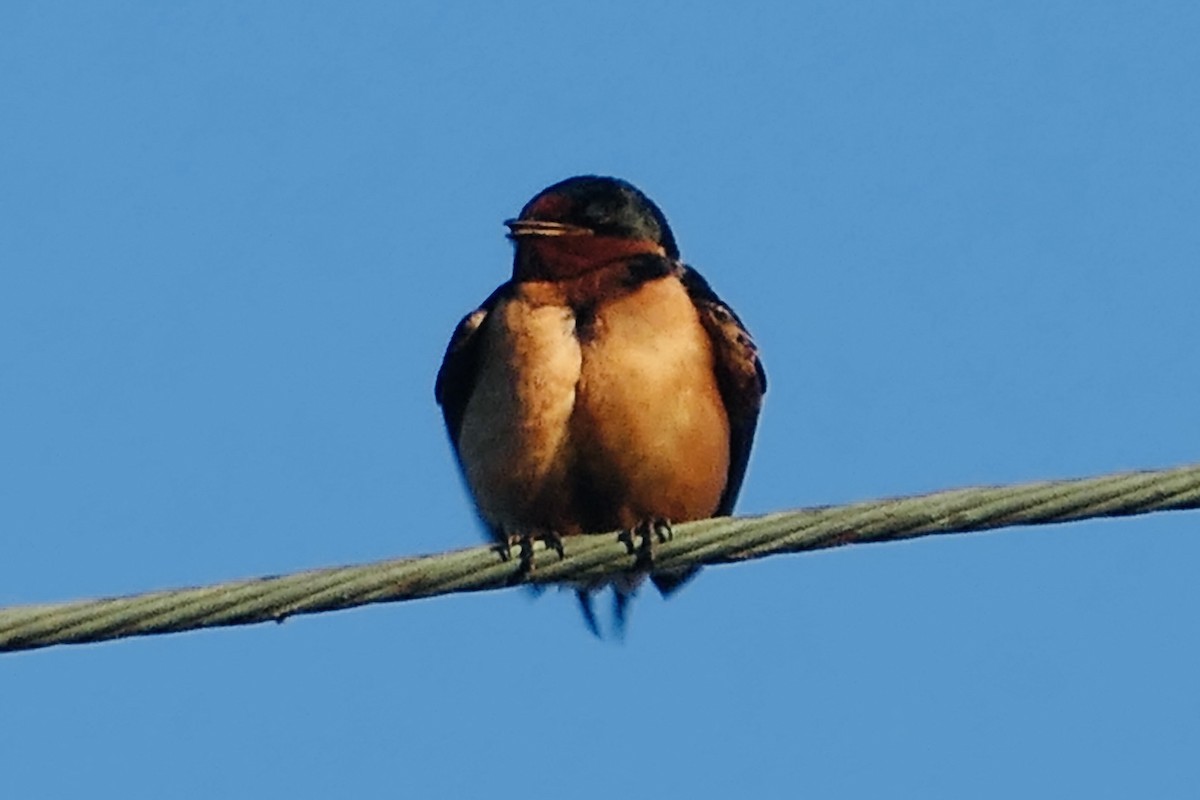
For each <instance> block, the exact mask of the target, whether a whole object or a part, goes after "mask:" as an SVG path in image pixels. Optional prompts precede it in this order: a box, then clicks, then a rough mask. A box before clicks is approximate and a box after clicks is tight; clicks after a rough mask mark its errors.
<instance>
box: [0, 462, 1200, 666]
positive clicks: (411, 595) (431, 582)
mask: <svg viewBox="0 0 1200 800" xmlns="http://www.w3.org/2000/svg"><path fill="white" fill-rule="evenodd" d="M1196 508H1200V465H1190V466H1184V467H1177V468H1174V469H1163V470H1155V471H1146V472H1129V473H1121V474H1114V475H1104V476H1100V477H1095V478H1084V479H1078V480H1066V481H1046V482H1039V483H1025V484H1017V485H1012V486H986V487H976V488H969V489H954V490H950V491H943V492H935V493H933V494H926V495H918V496H913V497H902V498H891V499H884V500H871V501H865V502H859V503H851V504H849V505H842V506H823V507H816V508H806V509H800V510H797V511H787V512H780V513H775V514H767V515H764V516H758V517H727V518H718V519H709V520H701V521H698V522H691V523H686V524H682V525H678V526H677V527H676V528H675V530H674V535H673V537H672V538H671V540H670V541H668V542H665V543H662V544H661V545H658V546H657V547H656V549H655V555H654V563H655V565H656V567H660V568H662V569H664V570H668V569H674V568H678V567H684V566H691V565H701V564H725V563H733V562H739V561H747V560H750V559H756V558H763V557H766V556H770V555H775V554H779V553H798V552H805V551H810V550H820V549H824V548H828V547H838V546H841V545H846V544H861V543H867V542H888V541H898V540H902V539H911V538H915V537H918V536H929V535H932V534H946V533H968V532H972V531H983V530H991V529H994V528H1002V527H1010V526H1014V525H1045V524H1052V523H1061V522H1071V521H1077V520H1083V519H1092V518H1096V517H1118V516H1130V515H1134V514H1147V513H1150V512H1156V511H1172V510H1184V509H1196ZM617 535H618V534H617V533H615V532H614V533H613V534H611V535H608V534H605V535H596V536H574V537H568V538H567V539H565V540H564V542H563V550H564V553H563V556H562V557H561V558H560V557H559V556H558V555H557V554H556V553H554V552H551V551H547V549H546V547H545V546H544V545H543V544H542V543H536V544H535V545H534V556H533V559H534V565H535V568H534V570H533V571H532V572H531V573H530V574H527V575H522V573H521V567H520V564H519V563H518V562H517V560H516V559H513V558H512V557H511V555H510V554H505V553H502V552H501V551H499V550H498V549H497V548H495V547H473V548H470V549H466V550H455V551H451V552H447V553H441V554H437V555H429V556H420V557H415V558H402V559H395V560H389V561H381V562H376V563H372V564H363V565H359V566H346V567H332V568H326V569H315V570H309V571H305V572H297V573H293V574H290V575H279V576H270V577H264V578H255V579H250V580H240V581H231V582H227V583H219V584H215V585H212V586H202V587H196V588H188V589H175V590H169V591H159V592H149V593H146V594H137V595H130V596H126V597H113V598H105V599H99V600H82V601H75V602H69V603H54V604H48V605H37V606H12V607H9V608H6V609H0V652H5V651H17V650H32V649H35V648H40V647H49V646H51V645H56V644H80V643H84V642H98V641H104V640H107V639H117V638H122V637H126V636H147V635H151V634H159V633H172V632H177V631H186V630H193V629H197V628H211V627H217V626H224V625H248V624H251V623H257V622H282V621H283V620H284V619H285V618H287V617H289V616H292V615H295V614H316V613H319V612H323V611H334V610H338V609H343V608H352V607H354V606H361V605H366V604H368V603H384V602H396V601H400V600H413V599H417V598H421V597H431V596H433V595H440V594H450V593H453V592H475V591H483V590H487V589H497V588H502V587H506V586H512V585H516V584H518V583H536V584H549V583H575V584H582V585H596V584H600V583H603V582H604V580H605V579H606V578H611V577H613V576H614V575H617V574H619V573H621V572H624V571H628V570H630V569H632V568H633V567H634V565H635V555H634V554H632V553H631V552H630V550H629V548H628V547H627V546H626V544H624V543H622V542H620V541H619V540H618V538H617Z"/></svg>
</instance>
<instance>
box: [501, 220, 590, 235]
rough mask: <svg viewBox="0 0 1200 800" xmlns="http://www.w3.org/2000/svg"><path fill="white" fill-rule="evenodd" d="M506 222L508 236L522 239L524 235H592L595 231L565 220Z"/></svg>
mask: <svg viewBox="0 0 1200 800" xmlns="http://www.w3.org/2000/svg"><path fill="white" fill-rule="evenodd" d="M504 224H505V225H507V226H508V237H509V238H510V239H520V238H521V237H524V236H592V235H594V234H595V231H593V230H591V229H590V228H585V227H583V226H582V225H568V224H567V223H565V222H549V221H546V220H540V219H509V220H505V221H504Z"/></svg>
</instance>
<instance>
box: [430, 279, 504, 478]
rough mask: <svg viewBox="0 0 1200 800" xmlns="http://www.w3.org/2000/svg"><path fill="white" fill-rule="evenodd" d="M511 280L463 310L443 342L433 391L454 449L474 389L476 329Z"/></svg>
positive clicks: (456, 445) (455, 449) (479, 338)
mask: <svg viewBox="0 0 1200 800" xmlns="http://www.w3.org/2000/svg"><path fill="white" fill-rule="evenodd" d="M511 288H512V284H511V283H503V284H501V285H500V287H499V288H498V289H496V291H494V292H492V293H491V295H489V296H488V298H487V299H486V300H484V301H483V305H481V306H480V307H479V308H477V309H475V310H474V311H472V312H471V313H470V314H467V315H466V316H465V317H463V318H462V322H460V323H458V327H457V328H455V329H454V335H453V336H451V337H450V344H449V345H447V346H446V355H445V356H444V357H443V358H442V366H441V368H440V369H439V370H438V374H437V381H436V382H435V383H434V386H433V395H434V397H435V398H437V402H438V405H440V406H441V407H442V416H443V417H445V419H446V430H447V431H448V432H449V433H450V442H451V443H452V444H453V445H454V451H455V453H456V454H457V453H458V434H459V431H460V430H461V429H462V421H463V414H465V413H466V410H467V401H468V400H470V399H471V393H472V392H473V391H474V390H475V378H476V376H477V375H478V374H479V343H480V341H481V337H480V336H479V335H478V334H479V330H480V329H481V328H482V327H483V325H484V323H485V322H486V321H487V316H488V313H489V312H490V311H491V310H492V308H493V307H494V306H495V305H496V303H497V302H499V301H500V300H501V299H503V298H504V297H506V296H508V294H509V292H510V291H511Z"/></svg>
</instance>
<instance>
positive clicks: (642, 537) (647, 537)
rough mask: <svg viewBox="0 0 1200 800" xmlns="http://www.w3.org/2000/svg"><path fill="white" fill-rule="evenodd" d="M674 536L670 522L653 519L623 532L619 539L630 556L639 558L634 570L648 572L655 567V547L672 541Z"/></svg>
mask: <svg viewBox="0 0 1200 800" xmlns="http://www.w3.org/2000/svg"><path fill="white" fill-rule="evenodd" d="M672 536H673V533H672V531H671V522H670V521H669V520H667V519H664V518H663V517H651V518H649V519H645V520H642V521H641V522H639V523H638V524H637V525H636V526H634V527H633V528H632V529H630V530H627V531H621V535H620V537H619V538H620V540H621V541H622V542H624V543H625V547H627V548H628V549H629V554H630V555H633V556H636V557H637V560H636V561H635V562H634V569H636V570H638V571H646V572H648V571H649V570H650V567H652V566H653V565H654V550H655V547H656V546H657V545H660V544H666V543H667V542H669V541H671V537H672Z"/></svg>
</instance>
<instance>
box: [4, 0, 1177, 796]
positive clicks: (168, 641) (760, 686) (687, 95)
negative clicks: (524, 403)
mask: <svg viewBox="0 0 1200 800" xmlns="http://www.w3.org/2000/svg"><path fill="white" fill-rule="evenodd" d="M446 5H449V4H437V3H427V4H417V3H406V4H401V3H395V4H391V3H367V2H363V3H355V4H346V5H343V4H333V3H329V4H313V3H299V2H298V3H262V2H257V3H245V2H238V3H232V2H207V3H171V4H164V3H148V2H146V3H117V2H109V3H83V2H75V3H69V2H68V3H32V2H21V1H20V0H12V1H10V2H7V3H4V4H3V5H2V6H0V116H2V117H3V118H4V122H3V124H2V125H0V375H2V378H0V403H2V406H3V412H2V413H0V451H2V452H3V457H2V458H0V604H5V605H7V604H14V603H29V602H43V601H53V600H63V599H68V598H75V597H88V596H97V595H106V594H121V593H128V592H135V591H142V590H148V589H153V588H165V587H171V586H178V585H194V584H203V583H210V582H215V581H219V580H225V579H232V578H238V577H247V576H254V575H261V574H271V573H280V572H286V571H291V570H295V569H301V568H309V567H317V566H325V565H333V564H342V563H353V562H360V561H369V560H374V559H380V558H385V557H395V556H400V555H406V554H414V553H426V552H436V551H441V550H446V549H450V548H457V547H463V546H469V545H472V544H475V543H477V542H479V541H480V540H481V534H480V532H479V530H478V528H477V526H476V524H475V522H474V520H473V516H472V512H471V508H470V505H469V503H468V501H467V498H466V495H465V492H464V491H463V489H462V486H461V485H460V482H459V478H458V475H457V473H456V471H455V467H454V462H453V459H452V457H451V454H450V450H449V447H448V445H447V443H446V441H445V435H444V432H443V430H442V425H441V418H440V414H439V413H438V410H437V408H436V406H435V404H434V402H433V392H432V384H433V377H434V374H435V372H436V369H437V366H438V363H439V359H440V357H441V354H442V349H443V347H444V346H445V342H446V339H447V338H448V336H449V334H450V332H451V330H452V329H453V326H454V325H455V323H456V322H457V320H458V319H459V317H460V316H461V315H462V314H464V313H465V312H466V311H468V310H470V309H471V308H473V307H474V305H475V304H476V303H478V302H479V301H480V300H482V299H483V298H484V297H485V296H486V295H487V294H488V293H489V292H490V291H491V289H492V288H493V287H494V286H495V285H496V284H497V283H499V282H500V281H501V280H503V279H504V278H505V277H506V275H507V272H508V269H509V260H510V247H509V244H508V243H507V242H506V241H505V239H504V237H503V233H504V231H503V228H502V226H501V224H500V223H501V221H502V220H503V219H505V218H506V217H509V216H512V215H513V214H514V213H515V212H516V211H517V210H518V209H519V208H520V207H521V206H522V204H523V203H524V202H525V201H526V200H527V199H528V198H529V197H530V196H532V194H534V193H535V192H536V191H537V190H538V189H540V188H542V187H543V186H545V185H547V184H549V183H551V182H553V181H556V180H558V179H561V178H563V177H566V176H568V175H572V174H578V173H585V172H597V173H601V174H614V175H619V176H622V177H624V178H627V179H629V180H631V181H633V182H634V183H636V184H637V185H639V186H640V187H641V188H643V189H644V190H645V191H646V192H647V193H649V194H650V195H651V197H653V198H654V199H655V200H657V201H658V202H659V204H660V205H661V206H662V207H663V209H664V210H665V211H666V213H667V215H668V218H669V219H670V220H671V223H672V225H673V227H674V229H675V232H676V235H677V237H678V239H679V241H680V244H681V248H682V250H683V253H684V257H685V258H686V259H687V260H688V261H689V262H691V263H693V264H695V265H696V266H697V267H698V268H699V269H700V270H701V271H702V272H703V273H704V274H705V275H706V277H708V279H709V280H710V281H711V283H712V284H713V286H714V287H715V288H716V289H717V290H718V291H719V292H720V293H721V294H722V295H723V296H724V297H725V298H726V299H727V300H729V301H730V302H731V304H733V306H734V307H735V308H736V309H737V311H738V312H739V314H740V315H741V316H742V317H743V318H744V319H745V320H746V322H747V324H748V325H749V326H750V328H751V330H752V331H753V332H754V334H755V335H756V338H757V339H758V341H759V344H760V346H761V348H762V351H763V354H764V359H765V362H766V366H767V370H768V373H769V375H770V378H771V388H770V392H769V394H768V397H767V404H766V409H765V411H764V415H763V418H762V423H761V426H760V429H759V439H758V442H757V445H756V449H755V453H754V457H753V460H752V462H751V467H750V471H749V475H748V479H747V482H746V486H745V489H744V491H743V494H742V500H741V503H740V507H739V510H740V511H743V512H747V513H755V512H767V511H773V510H779V509H786V508H793V507H799V506H803V505H813V504H825V503H839V502H846V501H850V500H856V499H868V498H874V497H880V496H886V495H897V494H907V493H913V492H921V491H931V490H936V489H941V488H949V487H956V486H964V485H971V484H977V483H1007V482H1015V481H1023V480H1033V479H1042V478H1059V477H1073V476H1083V475H1092V474H1101V473H1106V472H1111V471H1117V470H1127V469H1137V468H1153V467H1163V466H1171V465H1176V464H1181V463H1187V462H1194V461H1197V460H1200V444H1198V443H1200V415H1197V413H1196V409H1197V407H1198V406H1200V371H1198V370H1197V369H1196V364H1197V355H1196V354H1197V347H1198V345H1200V318H1198V316H1197V298H1198V297H1200V270H1198V269H1197V264H1198V263H1200V226H1198V225H1197V219H1200V147H1197V144H1196V141H1197V130H1200V78H1198V77H1197V76H1200V48H1197V46H1196V42H1197V41H1200V6H1197V5H1196V4H1194V3H1184V2H1162V3H1153V4H1142V3H1132V2H1130V3H1115V2H1061V3H1053V4H1049V3H1027V2H1010V3H991V4H983V3H934V2H912V3H902V4H901V3H854V2H849V3H847V2H829V3H779V4H766V3H764V4H757V5H751V6H747V7H744V8H741V9H738V10H735V9H734V7H733V4H700V3H697V4H685V3H664V4H645V5H644V4H640V3H638V4H621V3H616V4H604V5H598V4H587V5H584V4H551V3H525V4H486V5H485V4H482V3H478V4H459V5H458V6H457V7H453V8H446V7H444V6H446ZM1197 519H1198V518H1197V516H1196V514H1194V513H1189V514H1185V513H1177V514H1170V515H1160V516H1155V517H1142V518H1136V519H1129V520H1121V521H1103V522H1095V523H1084V524H1074V525H1069V526H1061V527H1056V528H1040V529H1030V530H1015V531H1003V532H999V533H991V534H985V535H975V536H969V537H945V538H941V539H938V540H921V541H914V542H907V543H903V544H895V545H877V546H864V547H851V548H843V549H841V550H837V551H830V552H823V553H819V554H814V555H808V556H797V557H786V558H775V559H769V560H765V561H760V562H754V563H751V564H743V565H739V566H733V567H723V568H716V569H711V570H708V571H707V572H706V573H705V574H704V575H702V576H701V578H700V579H699V580H697V581H696V582H695V583H694V584H693V585H691V586H689V587H688V589H687V590H686V591H684V592H682V593H681V594H680V595H679V596H678V597H677V598H676V599H673V600H672V601H671V602H669V603H664V602H662V601H661V600H659V599H658V598H657V597H655V596H651V595H646V596H644V597H642V598H640V599H639V602H638V604H637V605H636V606H635V608H634V609H633V615H632V619H631V622H630V629H629V632H628V636H627V638H626V640H625V641H624V642H623V643H612V642H598V641H596V640H594V639H593V638H592V637H591V636H589V635H588V634H587V633H586V631H585V630H584V628H583V626H582V624H581V623H580V621H579V619H578V616H577V612H576V609H575V606H574V602H573V598H571V597H570V596H569V595H566V594H559V593H556V592H548V593H546V594H545V595H543V596H542V597H540V598H537V599H532V598H530V597H529V596H528V595H527V594H525V593H523V592H520V591H508V592H501V593H489V594H483V595H476V596H462V597H448V598H438V599H433V600H428V601H422V602H417V603H410V604H403V605H397V606H388V607H374V608H369V609H359V610H354V611H349V612H343V613H338V614H330V615H323V616H319V617H310V618H302V619H293V620H290V621H289V622H287V624H285V625H282V626H262V627H255V628H242V629H229V630H220V631H208V632H199V633H192V634H184V635H177V636H169V637H153V638H147V639H139V640H129V641H121V642H115V643H109V644H104V645H93V646H84V647H69V648H58V649H53V650H47V651H40V652H34V653H26V654H18V655H14V656H5V657H0V685H2V686H3V687H4V690H3V691H2V692H0V719H2V720H3V723H2V724H0V763H2V764H3V771H4V775H5V785H6V790H7V791H8V793H9V794H11V796H13V797H47V798H52V797H79V796H88V797H99V798H104V797H121V798H123V800H130V799H132V798H158V797H164V796H168V797H179V798H190V797H197V798H199V797H204V798H209V797H213V796H216V795H221V796H234V797H236V796H250V795H256V796H282V795H284V794H286V795H287V796H290V797H297V798H300V797H318V796H329V795H330V794H331V793H335V792H336V794H337V795H339V796H347V795H356V794H370V795H379V794H383V793H388V794H399V795H404V796H408V795H411V796H422V797H425V796H428V797H447V796H480V795H482V794H484V793H485V792H486V793H487V795H488V796H490V797H496V798H506V797H528V796H537V795H539V794H543V793H546V792H549V791H551V790H553V791H555V792H560V793H569V794H570V795H571V796H575V797H581V798H592V797H596V798H600V797H605V798H608V797H613V796H635V797H640V796H658V797H663V796H667V795H668V794H669V795H670V796H676V795H679V796H687V797H692V798H704V797H726V796H730V795H731V794H732V793H735V792H737V793H740V794H745V795H746V796H763V797H773V796H782V795H785V794H787V795H791V794H794V793H807V794H811V795H813V796H840V797H880V796H890V797H922V798H929V797H963V796H969V797H978V798H987V797H996V798H1000V797H1004V798H1007V797H1013V796H1025V797H1051V796H1055V797H1059V796H1089V797H1129V796H1146V797H1156V798H1169V797H1191V796H1194V795H1193V793H1194V791H1195V787H1196V785H1197V784H1198V783H1200V762H1198V761H1197V759H1196V757H1195V755H1196V753H1197V752H1200V692H1198V690H1197V684H1196V675H1197V674H1200V646H1198V644H1197V642H1198V641H1200V639H1198V637H1197V627H1196V609H1197V607H1198V606H1200V584H1198V583H1197V581H1196V580H1195V565H1196V564H1197V563H1200V537H1198V536H1197V531H1196V527H1197Z"/></svg>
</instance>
